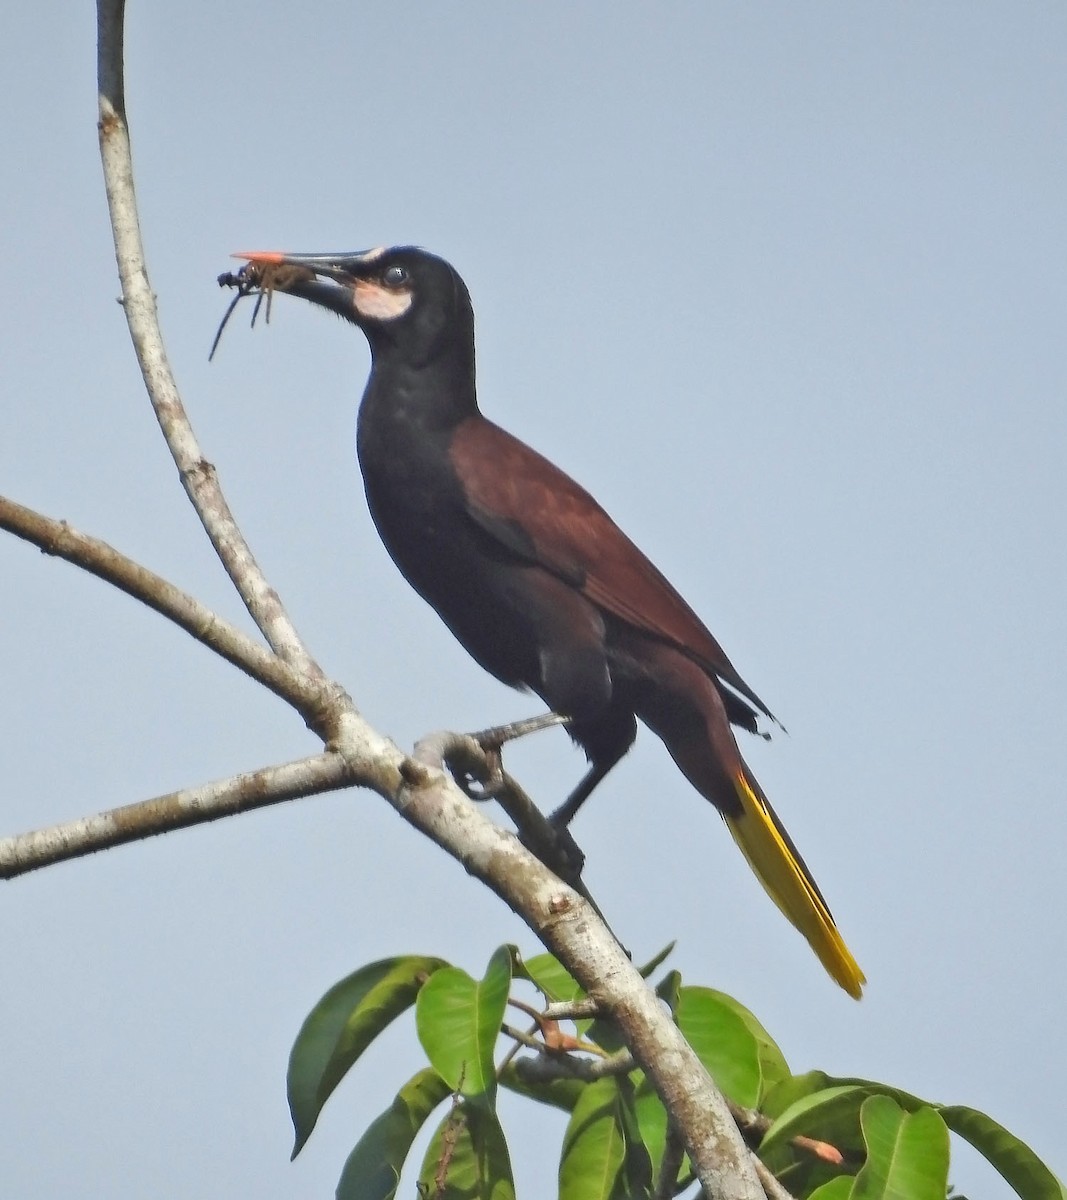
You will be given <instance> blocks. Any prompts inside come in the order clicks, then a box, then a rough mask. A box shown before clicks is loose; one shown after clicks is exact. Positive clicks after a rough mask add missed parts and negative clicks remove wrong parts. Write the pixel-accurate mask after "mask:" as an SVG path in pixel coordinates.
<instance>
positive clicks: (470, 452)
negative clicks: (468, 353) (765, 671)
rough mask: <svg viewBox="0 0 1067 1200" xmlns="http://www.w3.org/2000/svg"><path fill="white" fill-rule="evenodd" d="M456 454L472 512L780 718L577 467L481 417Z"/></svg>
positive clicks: (466, 427) (509, 543) (520, 549)
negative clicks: (573, 472) (567, 469)
mask: <svg viewBox="0 0 1067 1200" xmlns="http://www.w3.org/2000/svg"><path fill="white" fill-rule="evenodd" d="M449 453H450V456H451V459H452V463H453V466H454V467H455V470H456V473H457V475H458V476H459V479H460V480H461V481H462V485H463V490H464V499H465V502H466V505H467V511H468V513H469V515H470V516H471V518H472V519H473V520H474V521H476V522H477V523H478V525H479V526H480V527H481V528H482V529H484V530H485V531H486V532H488V533H490V534H491V535H492V536H493V537H494V538H496V540H497V541H498V542H499V543H500V544H501V545H503V546H504V547H506V548H507V549H508V550H509V551H510V552H512V553H513V554H515V555H516V556H517V557H519V558H522V559H525V560H526V561H528V562H535V563H538V564H539V565H541V566H542V567H544V568H545V569H546V570H548V571H551V572H552V573H553V574H554V575H556V576H557V577H558V578H559V579H562V580H563V581H564V582H566V583H568V584H570V585H571V586H572V587H574V588H576V589H577V590H579V591H580V592H581V593H582V594H583V595H584V596H586V597H587V598H588V599H589V600H590V601H592V603H594V604H595V605H597V607H598V608H601V609H603V610H604V611H605V612H608V613H611V614H612V615H613V616H614V617H616V618H618V619H619V620H622V621H625V622H626V623H627V624H629V625H632V626H633V627H634V628H636V629H639V630H641V631H642V632H643V633H646V634H649V635H651V636H652V637H655V638H658V639H661V640H662V641H665V642H668V643H670V644H671V645H673V646H676V647H677V648H678V649H679V650H681V651H682V652H683V653H685V654H686V655H687V656H689V657H690V658H692V659H694V660H695V661H696V662H698V663H699V664H700V665H701V666H702V667H703V668H704V669H705V670H706V671H708V672H709V673H710V674H712V675H714V676H716V677H718V678H719V679H720V680H721V681H722V682H724V683H726V684H727V685H728V686H729V687H731V688H732V689H734V690H735V691H737V692H739V693H740V694H741V695H742V696H744V697H745V698H746V699H748V700H750V701H751V702H752V703H753V704H754V705H755V706H756V707H757V708H758V709H759V710H760V711H761V712H762V713H764V714H765V715H766V716H768V717H770V718H771V720H775V717H774V715H773V714H772V713H771V711H770V709H768V708H767V706H766V705H765V704H764V703H763V701H762V700H761V699H760V698H759V697H758V696H757V695H756V693H755V692H754V691H753V690H752V689H751V688H750V687H749V686H748V684H747V683H745V681H744V680H743V679H742V678H741V676H740V675H739V674H738V672H737V670H736V668H735V667H734V665H733V663H731V662H730V660H729V658H727V656H726V654H725V652H724V651H723V649H722V647H721V646H720V645H719V643H718V642H717V641H716V640H715V638H714V637H713V636H712V635H711V633H710V632H709V631H708V629H707V628H706V626H705V625H704V623H703V622H702V621H701V620H700V618H699V617H698V616H697V615H696V613H695V612H693V610H692V609H691V608H690V607H689V605H688V604H686V602H685V601H684V600H683V599H682V597H681V596H680V595H679V594H678V593H677V591H675V589H674V588H673V587H672V586H671V584H670V582H669V581H668V580H667V579H666V578H665V576H664V575H662V574H661V573H660V572H659V571H658V570H657V569H656V568H655V567H654V566H653V565H652V563H651V562H649V560H648V559H647V558H646V557H645V555H644V554H643V553H642V552H641V551H640V550H639V549H638V548H637V546H635V545H634V543H633V542H632V541H630V539H629V538H628V537H627V536H626V534H624V533H623V532H622V530H621V529H620V528H619V527H618V525H616V524H615V522H614V521H613V520H612V519H611V517H609V516H608V514H607V513H606V512H605V511H604V510H603V509H602V508H601V507H600V505H599V504H597V502H596V501H595V500H594V499H593V497H592V496H590V495H589V493H588V492H587V491H586V490H585V489H584V488H582V487H580V486H579V485H578V484H577V483H575V482H574V480H573V479H571V478H570V476H569V475H565V474H564V473H563V472H562V471H561V470H560V469H559V468H558V467H556V466H554V465H553V464H552V463H550V462H549V461H548V459H546V458H544V457H542V456H541V455H540V454H538V453H537V452H536V451H535V450H531V449H530V447H529V446H527V445H525V443H523V442H520V441H519V440H518V439H517V438H515V437H512V435H511V434H509V433H507V432H506V431H505V430H503V429H501V428H500V427H499V426H498V425H494V424H493V423H492V422H491V421H487V420H485V419H484V418H482V417H478V418H471V419H468V420H466V421H464V422H463V423H462V424H460V425H459V426H458V427H457V428H456V430H455V432H454V433H453V436H452V441H451V446H450V450H449ZM753 727H754V721H753Z"/></svg>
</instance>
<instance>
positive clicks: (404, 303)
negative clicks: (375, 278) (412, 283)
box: [353, 279, 411, 321]
mask: <svg viewBox="0 0 1067 1200" xmlns="http://www.w3.org/2000/svg"><path fill="white" fill-rule="evenodd" d="M354 292H355V298H354V300H353V304H354V305H355V309H356V312H358V313H359V315H360V316H361V317H365V318H367V320H369V321H395V320H396V318H397V317H402V316H403V315H404V313H406V312H407V311H408V309H409V308H410V307H411V292H410V291H408V290H404V289H396V290H394V289H390V288H383V287H381V286H380V285H379V284H377V283H370V282H368V281H366V280H363V279H360V280H357V281H356V285H355V288H354Z"/></svg>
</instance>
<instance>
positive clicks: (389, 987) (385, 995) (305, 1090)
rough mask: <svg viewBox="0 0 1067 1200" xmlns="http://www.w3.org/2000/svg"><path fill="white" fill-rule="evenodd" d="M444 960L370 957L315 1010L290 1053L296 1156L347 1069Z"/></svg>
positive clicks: (415, 957)
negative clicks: (367, 961)
mask: <svg viewBox="0 0 1067 1200" xmlns="http://www.w3.org/2000/svg"><path fill="white" fill-rule="evenodd" d="M445 965H446V964H445V962H444V960H443V959H440V958H430V957H427V956H425V955H417V954H408V955H403V956H401V957H398V958H384V959H382V960H381V961H380V962H374V963H368V965H367V966H365V967H361V968H360V969H359V970H358V971H356V972H355V973H354V974H352V975H349V976H348V977H347V978H345V979H342V980H341V982H340V983H336V984H334V986H333V987H332V988H330V990H329V991H328V992H327V993H326V995H325V996H323V997H322V999H321V1000H320V1001H319V1002H318V1004H316V1005H315V1007H314V1008H313V1009H312V1010H311V1012H310V1013H309V1014H308V1017H307V1019H306V1020H305V1021H304V1024H303V1025H302V1026H301V1027H300V1032H299V1033H298V1034H297V1035H296V1041H295V1042H294V1043H293V1049H292V1052H291V1053H290V1055H289V1073H288V1078H287V1081H286V1082H287V1088H288V1093H289V1111H290V1112H291V1113H292V1115H293V1128H294V1130H295V1132H296V1144H295V1145H294V1146H293V1158H295V1157H296V1156H297V1154H299V1153H300V1150H301V1148H302V1147H303V1145H304V1143H305V1142H306V1141H307V1140H308V1138H309V1137H310V1136H311V1131H312V1130H313V1129H314V1128H315V1122H316V1121H317V1120H318V1119H319V1113H320V1112H321V1111H322V1106H323V1105H324V1104H325V1103H326V1101H327V1100H328V1099H329V1098H330V1094H331V1092H332V1091H333V1090H334V1088H335V1087H336V1086H337V1085H338V1083H340V1082H341V1080H342V1079H343V1078H344V1075H345V1072H346V1071H348V1070H349V1068H350V1067H351V1066H352V1064H353V1063H354V1062H355V1061H356V1060H357V1059H358V1058H359V1056H360V1055H361V1054H362V1053H363V1051H364V1050H366V1048H367V1047H368V1046H369V1045H370V1043H371V1042H372V1041H374V1039H375V1038H376V1037H377V1036H378V1034H379V1033H381V1032H382V1030H383V1029H385V1027H386V1026H387V1025H388V1024H389V1023H390V1022H391V1021H393V1020H394V1019H395V1018H396V1017H398V1016H399V1015H400V1014H401V1013H402V1012H403V1011H404V1010H405V1009H406V1008H409V1007H410V1006H411V1004H412V1003H413V1002H414V1000H415V997H416V995H417V994H418V991H419V988H421V987H422V985H423V983H424V982H425V981H426V980H427V979H428V978H429V977H430V976H432V975H433V974H434V972H435V971H438V970H440V969H441V968H442V967H444V966H445Z"/></svg>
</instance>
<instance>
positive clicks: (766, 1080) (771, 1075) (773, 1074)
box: [708, 988, 792, 1100]
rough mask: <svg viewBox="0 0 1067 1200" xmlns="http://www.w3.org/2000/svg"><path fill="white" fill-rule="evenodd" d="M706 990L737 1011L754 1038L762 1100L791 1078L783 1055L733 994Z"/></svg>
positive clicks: (752, 1015)
mask: <svg viewBox="0 0 1067 1200" xmlns="http://www.w3.org/2000/svg"><path fill="white" fill-rule="evenodd" d="M708 991H709V993H710V994H711V995H712V996H714V997H715V999H716V1000H718V1001H719V1003H720V1004H723V1005H725V1006H726V1007H727V1008H729V1009H731V1010H732V1011H733V1012H735V1013H737V1015H738V1016H739V1017H740V1018H741V1020H742V1021H744V1023H745V1026H746V1027H747V1029H748V1031H749V1033H751V1034H752V1036H753V1037H754V1038H755V1039H756V1046H757V1048H758V1050H759V1065H760V1080H761V1082H760V1100H762V1099H763V1098H764V1096H766V1094H767V1093H768V1092H769V1091H770V1090H771V1088H773V1087H776V1086H777V1085H778V1084H779V1083H781V1082H782V1081H783V1080H785V1079H790V1078H792V1077H791V1075H790V1073H789V1065H788V1063H787V1062H786V1061H785V1055H784V1054H783V1053H782V1052H781V1050H780V1049H779V1048H778V1043H777V1042H776V1041H775V1040H774V1038H772V1037H771V1035H770V1034H769V1033H768V1032H767V1030H766V1029H764V1027H763V1025H762V1023H761V1022H760V1021H759V1020H757V1018H756V1017H755V1015H754V1014H753V1013H751V1012H750V1011H749V1010H748V1009H747V1008H745V1006H744V1005H743V1004H742V1003H741V1002H740V1001H739V1000H735V999H734V998H733V996H728V995H727V994H726V993H725V992H717V991H715V990H714V989H713V988H709V989H708Z"/></svg>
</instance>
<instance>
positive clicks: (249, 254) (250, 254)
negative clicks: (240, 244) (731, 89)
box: [230, 250, 285, 263]
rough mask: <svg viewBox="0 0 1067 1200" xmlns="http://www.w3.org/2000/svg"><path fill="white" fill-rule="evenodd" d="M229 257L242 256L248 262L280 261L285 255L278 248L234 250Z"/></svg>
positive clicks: (282, 260)
mask: <svg viewBox="0 0 1067 1200" xmlns="http://www.w3.org/2000/svg"><path fill="white" fill-rule="evenodd" d="M230 258H243V259H245V260H246V261H248V262H258V263H280V262H284V260H285V255H284V254H282V252H281V251H280V250H235V251H234V252H233V253H232V254H231V255H230Z"/></svg>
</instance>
